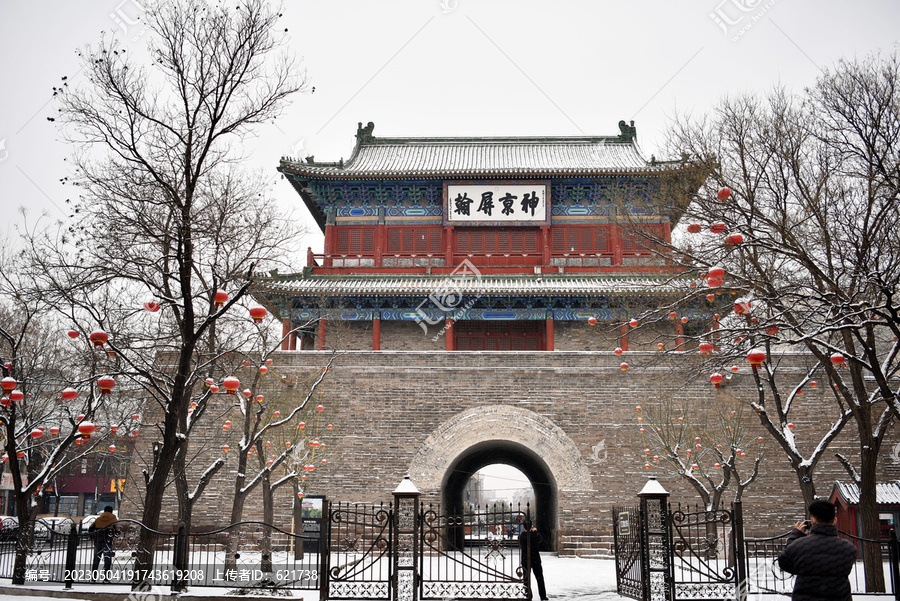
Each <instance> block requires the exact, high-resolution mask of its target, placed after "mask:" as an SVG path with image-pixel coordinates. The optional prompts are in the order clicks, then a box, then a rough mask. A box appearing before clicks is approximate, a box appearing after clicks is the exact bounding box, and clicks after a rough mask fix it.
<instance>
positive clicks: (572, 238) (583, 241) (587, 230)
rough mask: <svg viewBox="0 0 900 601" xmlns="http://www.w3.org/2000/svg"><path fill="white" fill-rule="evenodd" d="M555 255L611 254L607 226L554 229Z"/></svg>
mask: <svg viewBox="0 0 900 601" xmlns="http://www.w3.org/2000/svg"><path fill="white" fill-rule="evenodd" d="M552 231H553V252H554V253H591V254H595V253H609V252H611V251H610V245H609V236H608V235H607V234H608V230H607V226H604V225H595V226H578V227H574V226H568V227H559V226H557V227H554V228H553V230H552Z"/></svg>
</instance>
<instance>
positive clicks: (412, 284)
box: [256, 274, 683, 296]
mask: <svg viewBox="0 0 900 601" xmlns="http://www.w3.org/2000/svg"><path fill="white" fill-rule="evenodd" d="M256 287H257V289H259V290H261V291H267V292H275V293H285V294H299V295H304V294H310V295H326V296H338V295H374V296H379V295H409V296H421V295H425V296H427V295H429V294H435V293H438V292H439V293H444V292H455V291H458V292H459V293H460V294H465V295H494V296H502V295H510V294H516V295H519V294H528V295H536V296H541V295H557V294H562V295H598V294H647V293H656V294H660V293H662V294H665V293H675V292H679V291H683V287H682V286H680V285H677V284H674V283H672V282H670V281H668V280H666V279H664V278H660V277H614V276H590V275H583V274H573V275H543V276H538V275H535V276H480V277H475V276H471V275H469V276H464V277H459V276H454V275H453V274H446V275H431V276H427V275H421V276H418V275H406V274H402V275H380V276H348V275H340V276H330V275H313V276H309V277H306V278H298V279H287V278H275V279H263V280H261V281H259V282H258V283H257V285H256Z"/></svg>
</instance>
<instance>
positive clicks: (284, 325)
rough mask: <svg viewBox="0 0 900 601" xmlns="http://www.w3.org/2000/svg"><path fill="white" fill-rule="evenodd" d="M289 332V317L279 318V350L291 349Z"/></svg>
mask: <svg viewBox="0 0 900 601" xmlns="http://www.w3.org/2000/svg"><path fill="white" fill-rule="evenodd" d="M290 332H291V318H290V317H285V318H284V319H282V320H281V350H283V351H289V350H291V339H290V337H289V336H288V334H290Z"/></svg>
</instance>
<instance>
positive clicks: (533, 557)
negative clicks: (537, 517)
mask: <svg viewBox="0 0 900 601" xmlns="http://www.w3.org/2000/svg"><path fill="white" fill-rule="evenodd" d="M522 525H523V527H524V531H523V532H522V533H521V534H520V535H519V557H520V559H521V562H522V570H523V571H524V572H525V598H526V599H531V598H532V593H531V574H534V577H535V579H536V580H537V584H538V594H539V595H540V597H541V601H547V588H546V587H545V586H544V568H543V567H542V566H541V554H540V552H539V551H538V549H539V548H540V545H541V542H542V541H543V538H541V533H540V532H538V530H537V527H536V526H535V525H534V524H532V523H531V520H529V519H526V520H525V522H524V523H523V524H522Z"/></svg>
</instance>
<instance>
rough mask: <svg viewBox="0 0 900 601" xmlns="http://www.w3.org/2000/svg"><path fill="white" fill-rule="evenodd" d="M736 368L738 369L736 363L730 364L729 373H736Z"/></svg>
mask: <svg viewBox="0 0 900 601" xmlns="http://www.w3.org/2000/svg"><path fill="white" fill-rule="evenodd" d="M738 369H740V368H739V367H738V366H737V365H732V366H731V373H733V374H736V373H737V372H738Z"/></svg>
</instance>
